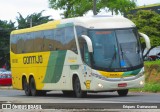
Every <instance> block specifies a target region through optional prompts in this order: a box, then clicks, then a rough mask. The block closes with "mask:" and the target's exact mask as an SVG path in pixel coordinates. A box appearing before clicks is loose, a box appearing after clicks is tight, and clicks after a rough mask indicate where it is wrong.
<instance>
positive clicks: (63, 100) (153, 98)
mask: <svg viewBox="0 0 160 112" xmlns="http://www.w3.org/2000/svg"><path fill="white" fill-rule="evenodd" d="M0 103H43V104H44V103H54V106H55V107H56V106H57V108H66V107H67V108H74V107H76V108H77V106H76V105H77V104H81V105H79V107H78V108H97V107H100V108H103V107H106V103H107V104H109V105H110V106H111V107H107V108H110V109H111V108H112V105H115V104H116V105H117V106H121V105H119V104H124V105H128V104H129V105H132V104H133V103H138V104H147V105H148V104H149V105H155V104H157V103H158V108H160V93H143V92H140V93H136V92H129V93H128V96H126V97H119V96H118V94H117V93H116V92H102V93H89V94H88V96H87V97H86V98H74V97H68V96H64V95H63V94H62V92H61V91H51V92H48V93H47V95H46V96H36V97H33V96H25V93H24V91H21V90H12V89H0ZM59 104H60V105H61V106H59ZM82 104H83V105H82ZM49 106H51V105H48V107H49ZM52 106H53V104H52ZM120 108H122V107H120ZM127 110H128V109H127Z"/></svg>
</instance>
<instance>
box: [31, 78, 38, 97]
mask: <svg viewBox="0 0 160 112" xmlns="http://www.w3.org/2000/svg"><path fill="white" fill-rule="evenodd" d="M29 86H30V89H31V95H32V96H36V95H37V94H38V93H37V90H36V84H35V80H34V78H31V80H30V83H29Z"/></svg>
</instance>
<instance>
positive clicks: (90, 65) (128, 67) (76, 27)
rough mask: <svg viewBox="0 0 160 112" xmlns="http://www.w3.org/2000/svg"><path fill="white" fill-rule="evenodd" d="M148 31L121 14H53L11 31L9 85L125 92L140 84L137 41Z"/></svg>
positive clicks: (35, 90) (39, 90)
mask: <svg viewBox="0 0 160 112" xmlns="http://www.w3.org/2000/svg"><path fill="white" fill-rule="evenodd" d="M140 37H143V38H144V40H145V42H146V46H147V48H150V41H149V38H148V36H147V35H145V34H143V33H138V31H137V29H136V26H135V24H134V23H132V22H131V21H130V20H128V19H127V18H124V17H114V16H93V17H76V18H69V19H62V20H54V21H51V22H48V23H45V24H42V25H38V26H34V27H31V28H26V29H20V30H15V31H12V32H11V37H10V58H11V71H12V83H13V88H15V89H19V90H24V91H25V94H26V95H27V96H30V95H32V96H36V95H45V94H46V92H48V91H52V90H58V91H59V90H60V91H62V92H63V94H65V95H75V96H76V97H84V96H86V95H87V93H88V92H113V91H117V93H118V94H119V96H126V95H127V94H128V90H129V89H130V88H141V87H143V86H144V74H143V73H144V67H143V56H142V50H141V45H140Z"/></svg>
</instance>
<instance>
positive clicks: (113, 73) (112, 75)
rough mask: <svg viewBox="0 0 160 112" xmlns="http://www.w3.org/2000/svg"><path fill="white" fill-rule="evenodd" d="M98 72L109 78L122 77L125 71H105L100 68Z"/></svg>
mask: <svg viewBox="0 0 160 112" xmlns="http://www.w3.org/2000/svg"><path fill="white" fill-rule="evenodd" d="M98 72H99V73H100V74H101V75H103V76H104V77H108V78H120V77H122V74H123V73H124V72H105V71H99V70H98Z"/></svg>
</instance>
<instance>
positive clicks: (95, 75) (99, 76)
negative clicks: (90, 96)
mask: <svg viewBox="0 0 160 112" xmlns="http://www.w3.org/2000/svg"><path fill="white" fill-rule="evenodd" d="M92 76H94V77H96V78H98V79H101V80H106V77H104V76H102V75H98V74H95V73H92Z"/></svg>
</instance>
